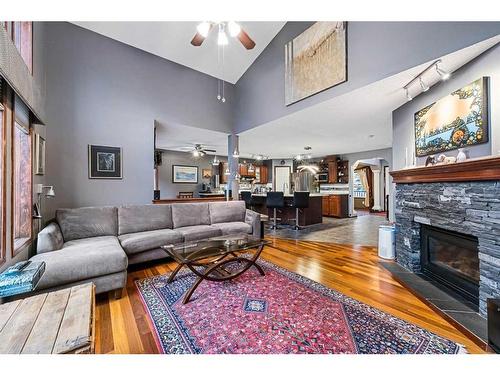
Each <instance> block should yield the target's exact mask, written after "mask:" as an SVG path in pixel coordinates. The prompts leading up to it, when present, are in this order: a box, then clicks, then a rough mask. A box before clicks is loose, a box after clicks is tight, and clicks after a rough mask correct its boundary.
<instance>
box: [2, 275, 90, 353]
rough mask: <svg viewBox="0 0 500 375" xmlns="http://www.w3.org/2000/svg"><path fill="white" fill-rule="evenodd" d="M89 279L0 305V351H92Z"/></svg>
mask: <svg viewBox="0 0 500 375" xmlns="http://www.w3.org/2000/svg"><path fill="white" fill-rule="evenodd" d="M94 312H95V287H94V284H92V283H87V284H83V285H77V286H74V287H72V288H67V289H62V290H57V291H55V292H50V293H43V294H38V295H35V296H32V297H28V298H25V299H20V300H16V301H13V302H9V303H5V304H3V305H0V354H62V353H75V354H83V353H93V352H94V326H95V321H94V319H95V314H94Z"/></svg>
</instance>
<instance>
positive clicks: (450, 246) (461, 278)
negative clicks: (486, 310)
mask: <svg viewBox="0 0 500 375" xmlns="http://www.w3.org/2000/svg"><path fill="white" fill-rule="evenodd" d="M420 243H421V251H420V265H421V272H422V273H424V274H425V275H427V276H428V277H430V278H431V279H434V280H436V281H438V282H439V284H442V285H444V286H446V287H448V288H450V289H452V290H453V291H455V292H457V293H458V294H460V295H461V296H462V297H464V298H465V299H467V300H468V301H469V302H472V303H473V304H474V305H475V306H477V307H479V280H480V277H479V250H478V240H477V237H475V236H471V235H465V234H462V233H457V232H453V231H449V230H444V229H440V228H435V227H432V226H428V225H424V224H422V226H421V228H420Z"/></svg>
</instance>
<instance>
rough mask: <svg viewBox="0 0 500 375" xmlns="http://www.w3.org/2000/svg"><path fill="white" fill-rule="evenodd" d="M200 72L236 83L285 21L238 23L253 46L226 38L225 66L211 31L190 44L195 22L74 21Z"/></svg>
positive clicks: (215, 36) (81, 25) (215, 38)
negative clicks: (194, 43) (200, 41)
mask: <svg viewBox="0 0 500 375" xmlns="http://www.w3.org/2000/svg"><path fill="white" fill-rule="evenodd" d="M73 23H74V24H76V25H78V26H80V27H83V28H86V29H88V30H92V31H94V32H96V33H98V34H101V35H104V36H107V37H109V38H112V39H115V40H118V41H120V42H122V43H125V44H128V45H130V46H133V47H136V48H139V49H141V50H144V51H146V52H149V53H152V54H154V55H157V56H160V57H163V58H165V59H168V60H171V61H174V62H176V63H178V64H181V65H184V66H187V67H189V68H192V69H195V70H198V71H200V72H202V73H205V74H208V75H211V76H213V77H216V78H219V79H222V80H224V81H226V82H229V83H236V82H237V81H238V79H240V77H241V76H242V75H243V74H244V73H245V71H246V70H247V69H248V67H249V66H250V65H252V63H253V62H254V61H255V59H256V58H257V57H258V56H259V55H260V54H261V52H262V51H263V50H264V49H265V48H266V46H267V45H268V44H269V42H270V41H271V40H272V39H273V38H274V37H275V36H276V34H277V33H278V32H279V31H280V30H281V28H282V27H283V26H284V24H285V23H286V22H239V24H240V25H241V26H242V27H243V28H244V29H245V31H246V32H247V33H248V34H249V35H250V37H251V38H252V39H253V40H254V41H255V43H256V46H255V47H254V48H253V49H252V50H246V49H245V48H244V47H243V46H242V45H241V43H240V42H239V41H238V40H236V39H234V38H229V44H228V45H227V46H226V47H225V48H224V67H223V68H222V66H221V64H220V63H219V60H218V54H217V35H216V33H215V32H213V31H212V32H211V33H210V35H209V36H208V38H207V39H206V40H205V42H204V43H203V44H202V45H201V46H200V47H194V46H192V45H191V44H190V41H191V39H192V38H193V36H194V34H195V33H196V26H197V25H198V22H73Z"/></svg>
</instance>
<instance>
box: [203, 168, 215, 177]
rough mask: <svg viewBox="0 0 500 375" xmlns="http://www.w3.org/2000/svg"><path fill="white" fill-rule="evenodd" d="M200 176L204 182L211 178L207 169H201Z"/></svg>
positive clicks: (210, 173) (210, 171)
mask: <svg viewBox="0 0 500 375" xmlns="http://www.w3.org/2000/svg"><path fill="white" fill-rule="evenodd" d="M201 176H202V178H203V179H205V180H209V179H210V178H211V177H212V170H211V169H209V168H207V169H202V170H201Z"/></svg>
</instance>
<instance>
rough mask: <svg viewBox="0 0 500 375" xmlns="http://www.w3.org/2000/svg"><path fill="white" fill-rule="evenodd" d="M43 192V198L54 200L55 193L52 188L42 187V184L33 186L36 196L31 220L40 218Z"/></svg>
mask: <svg viewBox="0 0 500 375" xmlns="http://www.w3.org/2000/svg"><path fill="white" fill-rule="evenodd" d="M44 191H46V192H45V198H49V199H50V198H54V197H55V196H56V192H55V190H54V186H51V185H48V186H44V185H43V184H36V185H35V193H36V194H37V196H38V199H37V203H35V207H34V213H33V218H35V219H41V218H42V195H44Z"/></svg>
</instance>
